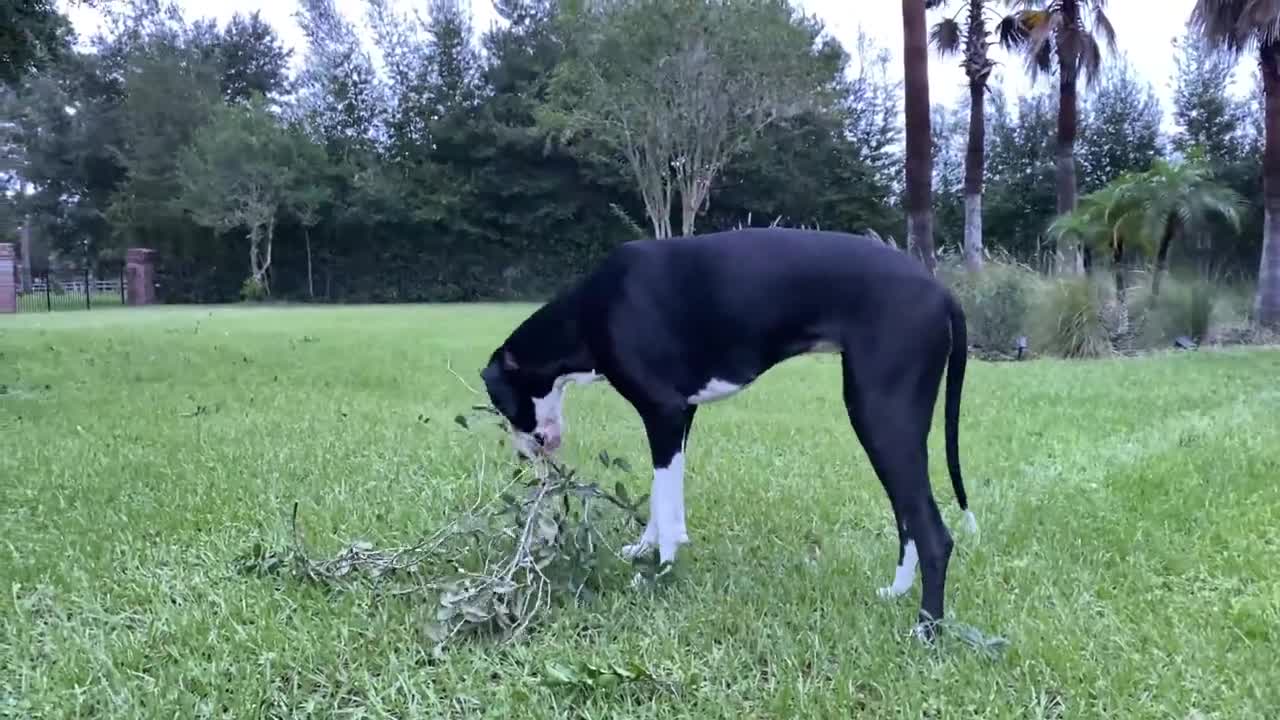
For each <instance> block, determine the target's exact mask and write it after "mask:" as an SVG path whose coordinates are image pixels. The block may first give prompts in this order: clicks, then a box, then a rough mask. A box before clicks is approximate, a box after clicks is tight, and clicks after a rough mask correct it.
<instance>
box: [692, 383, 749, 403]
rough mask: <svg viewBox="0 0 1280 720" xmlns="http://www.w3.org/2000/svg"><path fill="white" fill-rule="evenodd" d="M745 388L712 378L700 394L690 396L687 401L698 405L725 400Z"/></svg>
mask: <svg viewBox="0 0 1280 720" xmlns="http://www.w3.org/2000/svg"><path fill="white" fill-rule="evenodd" d="M742 388H743V386H742V385H738V384H737V383H731V382H728V381H727V380H721V379H719V378H711V380H709V381H708V382H707V384H706V385H705V386H703V388H702V389H701V390H699V391H698V392H696V393H694V394H692V395H690V396H689V397H688V398H687V399H688V401H689V403H690V404H693V405H698V404H701V403H706V402H714V401H716V400H723V399H724V398H727V397H730V396H732V395H736V394H738V393H739V392H741V390H742Z"/></svg>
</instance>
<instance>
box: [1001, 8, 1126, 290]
mask: <svg viewBox="0 0 1280 720" xmlns="http://www.w3.org/2000/svg"><path fill="white" fill-rule="evenodd" d="M1017 4H1018V5H1019V6H1020V7H1022V8H1023V9H1022V10H1020V11H1018V13H1017V17H1018V22H1019V23H1020V24H1021V26H1022V31H1023V32H1021V33H1019V34H1018V37H1019V38H1020V41H1019V45H1021V46H1022V47H1024V48H1025V50H1026V54H1027V68H1028V70H1029V71H1030V74H1031V77H1032V79H1036V78H1038V77H1039V76H1040V75H1041V74H1047V73H1050V72H1053V71H1055V70H1056V71H1057V74H1058V131H1057V148H1056V151H1055V158H1054V161H1055V164H1056V184H1057V211H1058V213H1059V214H1063V213H1069V212H1071V211H1072V210H1073V209H1074V208H1075V206H1076V193H1077V181H1076V166H1075V146H1076V134H1077V132H1078V130H1079V112H1080V107H1079V98H1078V96H1079V92H1078V85H1079V82H1080V80H1081V79H1083V80H1084V82H1085V86H1086V87H1088V86H1089V85H1090V84H1091V83H1092V82H1093V80H1094V79H1095V78H1096V77H1097V76H1098V74H1099V70H1100V68H1101V66H1102V48H1103V45H1104V44H1105V45H1106V47H1107V49H1108V50H1110V51H1112V52H1114V51H1115V49H1116V33H1115V29H1114V28H1112V27H1111V20H1110V19H1108V18H1107V14H1106V6H1107V0H1017ZM1074 255H1075V257H1074V258H1073V261H1074V262H1073V266H1074V267H1075V269H1076V270H1082V269H1083V268H1084V256H1083V253H1080V252H1077V253H1074Z"/></svg>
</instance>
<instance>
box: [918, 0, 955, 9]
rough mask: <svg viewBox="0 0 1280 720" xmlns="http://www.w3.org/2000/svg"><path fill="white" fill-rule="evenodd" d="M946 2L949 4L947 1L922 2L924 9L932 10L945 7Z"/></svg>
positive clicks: (925, 0)
mask: <svg viewBox="0 0 1280 720" xmlns="http://www.w3.org/2000/svg"><path fill="white" fill-rule="evenodd" d="M947 2H949V0H924V9H925V10H933V9H934V8H940V7H942V6H943V5H946V4H947Z"/></svg>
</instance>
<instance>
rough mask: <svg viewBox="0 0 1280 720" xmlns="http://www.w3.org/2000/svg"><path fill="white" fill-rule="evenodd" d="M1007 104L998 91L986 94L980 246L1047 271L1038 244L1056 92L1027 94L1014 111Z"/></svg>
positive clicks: (1048, 185) (1049, 208) (1049, 190)
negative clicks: (986, 143)
mask: <svg viewBox="0 0 1280 720" xmlns="http://www.w3.org/2000/svg"><path fill="white" fill-rule="evenodd" d="M1010 104H1011V103H1009V102H1008V101H1007V100H1006V98H1005V95H1004V93H1003V92H1002V91H1000V90H996V91H995V92H993V93H992V103H991V132H990V134H989V137H990V140H989V142H990V149H989V150H988V158H987V179H986V185H987V192H986V196H985V198H984V202H985V204H986V211H985V214H986V217H987V218H988V219H989V220H990V222H988V223H987V225H986V227H987V228H988V229H987V231H986V238H985V242H986V243H987V244H988V246H990V247H992V248H999V249H1002V250H1004V251H1006V252H1009V253H1011V254H1013V255H1014V256H1015V257H1019V258H1022V259H1024V260H1026V261H1028V262H1034V263H1035V264H1036V265H1037V266H1038V267H1041V268H1045V269H1047V267H1048V265H1049V261H1050V260H1051V258H1050V257H1048V250H1049V248H1046V247H1045V246H1043V245H1042V244H1041V242H1040V240H1041V238H1042V237H1043V233H1044V230H1045V227H1046V226H1047V225H1048V224H1049V222H1050V221H1051V220H1052V219H1053V215H1054V210H1053V208H1054V184H1053V179H1054V163H1053V153H1054V141H1053V129H1054V126H1055V124H1056V123H1057V115H1058V109H1057V92H1055V91H1052V90H1047V89H1046V90H1043V91H1037V92H1033V93H1031V94H1028V95H1026V96H1024V97H1020V98H1018V99H1017V104H1016V108H1010V107H1009V105H1010ZM1015 109H1016V112H1015Z"/></svg>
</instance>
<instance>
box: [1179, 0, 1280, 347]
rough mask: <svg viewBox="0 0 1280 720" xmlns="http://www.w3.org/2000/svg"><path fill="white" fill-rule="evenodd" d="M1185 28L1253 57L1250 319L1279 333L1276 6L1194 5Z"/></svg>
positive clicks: (1236, 0) (1240, 2)
mask: <svg viewBox="0 0 1280 720" xmlns="http://www.w3.org/2000/svg"><path fill="white" fill-rule="evenodd" d="M1191 26H1192V28H1193V29H1195V30H1196V31H1197V32H1198V33H1199V34H1200V35H1201V37H1203V38H1204V39H1205V40H1206V41H1207V42H1208V44H1209V45H1211V46H1213V47H1216V48H1219V49H1222V50H1225V51H1227V52H1228V53H1229V54H1231V55H1233V56H1237V57H1238V56H1240V55H1242V54H1244V53H1246V52H1256V53H1257V57H1258V66H1259V69H1260V70H1261V74H1262V94H1263V108H1264V109H1263V114H1264V118H1265V120H1264V127H1265V128H1266V134H1265V139H1264V145H1263V152H1262V188H1263V189H1262V208H1263V215H1264V217H1265V220H1264V222H1263V230H1262V257H1261V259H1260V260H1259V263H1258V291H1257V295H1256V297H1255V300H1254V315H1255V318H1256V320H1257V322H1258V324H1259V325H1261V326H1263V327H1271V328H1280V2H1275V1H1274V0H1196V4H1195V7H1194V8H1193V9H1192V11H1191Z"/></svg>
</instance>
